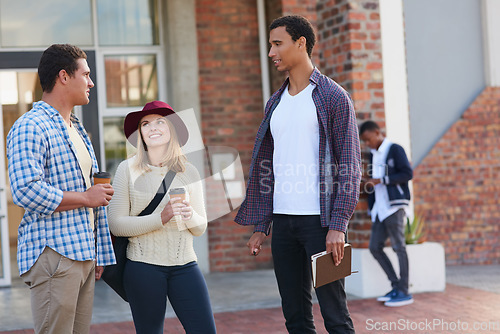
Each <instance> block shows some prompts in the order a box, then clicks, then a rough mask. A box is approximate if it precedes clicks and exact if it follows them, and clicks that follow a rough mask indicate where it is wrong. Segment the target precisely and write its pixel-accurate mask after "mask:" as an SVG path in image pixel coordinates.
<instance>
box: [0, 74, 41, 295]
mask: <svg viewBox="0 0 500 334" xmlns="http://www.w3.org/2000/svg"><path fill="white" fill-rule="evenodd" d="M41 91H42V90H41V87H40V84H39V81H38V74H37V71H36V69H33V70H17V71H16V70H0V129H2V131H3V134H2V136H0V151H1V152H0V254H1V255H0V286H8V285H10V284H11V280H12V279H11V276H12V275H15V276H16V277H17V276H18V275H17V269H16V268H17V266H16V264H15V262H16V261H15V258H16V256H15V253H16V244H17V228H18V226H19V223H20V222H21V218H22V216H23V213H24V210H23V209H22V208H20V207H18V206H17V205H15V204H14V202H13V201H12V195H11V191H10V183H9V176H8V172H7V155H6V154H7V150H6V145H7V134H8V133H9V130H10V128H11V127H12V125H13V124H14V122H15V121H16V120H17V119H18V118H19V117H20V116H21V115H23V114H24V113H25V112H27V111H28V110H30V109H31V107H32V105H33V101H37V100H39V99H40V98H41ZM11 253H12V254H11Z"/></svg>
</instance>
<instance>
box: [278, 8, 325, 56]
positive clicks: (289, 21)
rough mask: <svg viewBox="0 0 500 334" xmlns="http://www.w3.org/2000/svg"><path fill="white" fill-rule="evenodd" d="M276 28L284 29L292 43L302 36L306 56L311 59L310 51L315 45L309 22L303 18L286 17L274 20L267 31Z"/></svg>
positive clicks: (314, 36)
mask: <svg viewBox="0 0 500 334" xmlns="http://www.w3.org/2000/svg"><path fill="white" fill-rule="evenodd" d="M278 27H285V28H286V32H287V33H289V34H290V36H292V40H293V41H294V42H295V41H296V40H298V39H299V38H300V37H302V36H304V37H305V39H306V49H307V54H308V55H309V58H311V55H312V49H313V47H314V44H315V43H316V35H315V34H314V28H313V26H312V24H311V22H309V21H308V20H307V19H306V18H305V17H303V16H299V15H287V16H282V17H279V18H277V19H275V20H274V21H273V22H272V23H271V25H270V26H269V30H273V29H276V28H278Z"/></svg>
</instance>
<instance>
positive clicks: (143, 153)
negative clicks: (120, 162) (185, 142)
mask: <svg viewBox="0 0 500 334" xmlns="http://www.w3.org/2000/svg"><path fill="white" fill-rule="evenodd" d="M163 118H164V119H165V120H166V121H167V125H168V129H169V130H170V140H169V142H168V143H167V151H166V154H165V156H164V157H163V159H162V166H166V167H168V169H169V170H173V171H175V172H177V173H182V172H184V171H185V170H186V161H187V159H186V156H185V155H184V153H183V152H182V149H181V145H180V144H179V139H178V138H177V132H176V131H175V127H174V126H173V124H172V122H170V121H169V120H168V119H167V118H166V117H163ZM137 131H138V136H137V153H136V154H135V156H136V159H135V162H134V165H133V167H135V168H137V169H139V170H140V171H142V172H150V171H151V168H149V166H148V163H149V158H148V152H147V146H146V144H145V143H144V139H143V138H142V132H141V123H140V122H139V125H138V126H137Z"/></svg>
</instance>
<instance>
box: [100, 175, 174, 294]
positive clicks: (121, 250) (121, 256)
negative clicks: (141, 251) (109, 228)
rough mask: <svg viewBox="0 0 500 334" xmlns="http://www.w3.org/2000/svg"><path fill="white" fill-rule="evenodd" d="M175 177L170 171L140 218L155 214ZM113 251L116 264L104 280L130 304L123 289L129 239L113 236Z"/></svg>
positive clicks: (111, 267) (104, 275)
mask: <svg viewBox="0 0 500 334" xmlns="http://www.w3.org/2000/svg"><path fill="white" fill-rule="evenodd" d="M174 177H175V172H174V171H169V172H168V173H167V175H165V178H164V179H163V181H162V183H161V184H160V187H159V188H158V191H157V192H156V195H155V197H154V198H153V199H152V200H151V202H150V203H149V204H148V206H147V207H146V208H145V209H144V210H142V211H141V213H139V215H138V216H147V215H150V214H151V213H153V211H154V210H155V209H156V207H157V206H158V204H160V202H161V200H162V199H163V197H164V196H165V194H166V193H167V190H168V188H170V184H171V183H172V180H173V179H174ZM112 237H113V250H114V252H115V258H116V264H113V265H111V266H106V267H104V272H103V273H102V276H101V277H102V279H103V281H104V282H106V284H108V285H109V286H110V287H111V288H112V289H113V290H114V291H115V292H116V293H117V294H118V295H119V296H120V297H122V299H123V300H124V301H126V302H128V299H127V294H126V293H125V288H124V287H123V271H124V270H125V263H126V262H127V246H128V237H116V236H113V235H112Z"/></svg>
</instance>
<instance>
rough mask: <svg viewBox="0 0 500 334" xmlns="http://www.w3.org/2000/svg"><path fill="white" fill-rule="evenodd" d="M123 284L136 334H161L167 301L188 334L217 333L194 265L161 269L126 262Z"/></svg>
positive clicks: (197, 269) (197, 270) (204, 286)
mask: <svg viewBox="0 0 500 334" xmlns="http://www.w3.org/2000/svg"><path fill="white" fill-rule="evenodd" d="M123 283H124V286H125V291H126V293H127V297H128V300H129V303H130V309H131V310H132V317H133V319H134V325H135V330H136V332H137V333H139V334H141V333H143V334H155V333H156V334H161V333H163V323H164V321H165V311H166V307H167V297H168V299H169V300H170V304H171V305H172V307H173V309H174V311H175V314H176V315H177V317H178V318H179V321H180V322H181V323H182V326H183V327H184V330H185V331H186V333H187V334H191V333H200V334H210V333H215V332H216V331H215V321H214V317H213V313H212V307H211V306H210V299H209V296H208V290H207V286H206V284H205V279H204V277H203V275H202V274H201V271H200V269H199V268H198V264H196V262H190V263H188V264H185V265H183V266H171V267H163V266H156V265H152V264H147V263H141V262H134V261H130V260H129V261H127V264H126V265H125V272H124V281H123Z"/></svg>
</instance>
